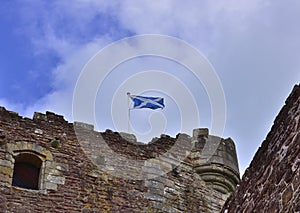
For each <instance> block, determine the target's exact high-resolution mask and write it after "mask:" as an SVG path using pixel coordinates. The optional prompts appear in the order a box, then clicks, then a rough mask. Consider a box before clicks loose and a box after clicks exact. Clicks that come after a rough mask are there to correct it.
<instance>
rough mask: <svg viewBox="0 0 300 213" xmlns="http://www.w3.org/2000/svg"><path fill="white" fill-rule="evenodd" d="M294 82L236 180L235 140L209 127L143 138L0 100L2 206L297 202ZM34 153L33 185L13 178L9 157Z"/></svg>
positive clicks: (169, 207)
mask: <svg viewBox="0 0 300 213" xmlns="http://www.w3.org/2000/svg"><path fill="white" fill-rule="evenodd" d="M299 91H300V89H299V86H296V87H295V88H294V90H293V92H292V94H291V95H290V96H289V98H288V100H287V101H286V106H285V107H284V108H283V109H282V111H281V112H280V114H279V115H278V116H277V118H276V120H275V122H274V126H273V127H272V129H271V132H270V133H269V134H268V136H267V139H266V140H265V141H264V142H263V144H262V146H261V147H260V148H259V150H258V152H257V155H256V157H255V158H254V160H253V161H252V163H251V165H250V168H248V169H247V170H246V172H245V175H244V177H243V180H242V182H241V183H240V177H239V168H238V159H237V155H236V148H235V144H234V142H233V140H232V139H231V138H226V139H223V138H221V137H219V136H213V135H209V130H208V129H207V128H198V129H195V130H193V135H192V136H189V135H187V134H182V133H179V134H177V135H176V137H171V136H168V135H165V134H162V135H161V136H160V137H157V138H153V139H152V141H151V142H149V143H147V144H145V143H141V142H138V141H137V139H136V137H135V136H134V135H133V134H128V133H123V132H121V133H119V132H114V131H112V130H106V131H104V132H99V131H96V130H95V129H94V126H93V125H91V124H86V123H82V122H74V124H72V123H68V121H66V120H65V119H64V117H63V116H62V115H56V114H54V113H52V112H46V113H45V114H42V113H34V116H33V118H32V119H29V118H22V117H21V116H19V115H18V114H17V113H13V112H10V111H8V110H6V109H5V108H4V107H0V209H1V210H2V209H3V210H5V211H6V212H18V211H19V212H26V211H28V210H30V212H42V211H44V210H45V209H46V211H49V212H55V211H57V212H99V211H102V212H220V211H221V208H222V207H223V206H224V208H223V212H247V211H252V210H253V209H256V211H258V210H261V209H262V208H265V209H267V210H268V211H270V212H276V211H278V209H280V211H282V212H296V211H299V210H300V207H299V205H298V206H297V205H296V204H295V203H297V202H296V201H297V200H299V191H300V184H299V182H300V181H299V180H300V177H299V165H300V164H299V143H298V142H299V138H300V134H299V127H300V125H299V118H300V112H299V103H300V98H299V94H300V92H299ZM22 155H23V157H22V158H18V156H22ZM31 157H33V158H32V159H40V160H41V167H39V169H40V176H39V187H38V189H27V188H22V187H20V186H15V185H13V178H14V171H15V164H16V162H17V161H18V159H23V160H25V161H24V163H26V162H27V163H28V162H29V163H32V159H31ZM32 165H33V164H32ZM35 166H36V167H38V166H39V164H35ZM137 177H139V178H137ZM266 186H267V187H266ZM236 187H237V189H236ZM230 195H231V197H230V198H229V199H228V200H227V201H226V199H227V197H228V196H230ZM225 201H226V203H225ZM1 210H0V211H1Z"/></svg>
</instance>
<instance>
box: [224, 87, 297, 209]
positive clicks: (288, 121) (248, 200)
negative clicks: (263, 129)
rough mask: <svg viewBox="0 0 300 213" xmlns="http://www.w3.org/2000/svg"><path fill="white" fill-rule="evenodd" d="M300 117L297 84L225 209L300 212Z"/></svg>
mask: <svg viewBox="0 0 300 213" xmlns="http://www.w3.org/2000/svg"><path fill="white" fill-rule="evenodd" d="M299 118H300V86H299V85H297V86H295V87H294V89H293V91H292V93H291V95H290V96H289V97H288V99H287V100H286V103H285V106H284V107H283V108H282V110H281V111H280V113H279V115H278V116H277V118H276V119H275V121H274V125H273V127H272V129H271V131H270V133H269V134H268V135H267V138H266V140H265V141H264V142H263V143H262V145H261V147H260V148H259V150H258V151H257V153H256V155H255V157H254V158H253V160H252V162H251V165H250V166H249V168H248V169H247V170H246V172H245V174H244V176H243V179H242V181H241V183H240V185H239V187H238V188H237V190H236V191H235V192H234V193H233V194H232V196H231V197H230V198H229V199H228V200H227V202H226V204H225V206H224V208H223V212H239V213H240V212H300V202H299V201H300V200H299V194H300V187H299V184H300V170H299V167H300V122H299Z"/></svg>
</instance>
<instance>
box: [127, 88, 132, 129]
mask: <svg viewBox="0 0 300 213" xmlns="http://www.w3.org/2000/svg"><path fill="white" fill-rule="evenodd" d="M127 97H128V133H130V129H131V128H130V92H127Z"/></svg>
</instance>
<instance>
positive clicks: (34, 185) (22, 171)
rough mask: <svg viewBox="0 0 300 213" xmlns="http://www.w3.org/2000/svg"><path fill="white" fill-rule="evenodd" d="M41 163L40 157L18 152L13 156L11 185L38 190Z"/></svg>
mask: <svg viewBox="0 0 300 213" xmlns="http://www.w3.org/2000/svg"><path fill="white" fill-rule="evenodd" d="M41 165H42V161H41V159H40V158H38V157H37V156H35V155H34V154H27V153H26V154H19V155H18V156H17V157H16V158H15V164H14V174H13V181H12V185H13V186H18V187H22V188H25V189H34V190H38V189H39V179H40V170H41Z"/></svg>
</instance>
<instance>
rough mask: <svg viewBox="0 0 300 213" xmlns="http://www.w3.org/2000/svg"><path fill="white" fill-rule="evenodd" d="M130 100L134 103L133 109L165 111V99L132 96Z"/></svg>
mask: <svg viewBox="0 0 300 213" xmlns="http://www.w3.org/2000/svg"><path fill="white" fill-rule="evenodd" d="M130 98H131V100H132V101H133V109H142V108H149V109H158V108H161V109H163V108H164V107H165V105H164V99H163V98H160V97H144V96H136V95H130Z"/></svg>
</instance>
